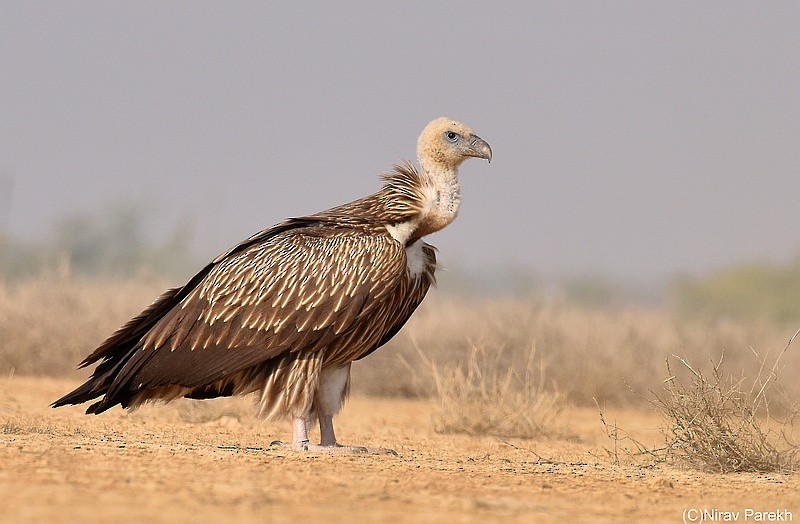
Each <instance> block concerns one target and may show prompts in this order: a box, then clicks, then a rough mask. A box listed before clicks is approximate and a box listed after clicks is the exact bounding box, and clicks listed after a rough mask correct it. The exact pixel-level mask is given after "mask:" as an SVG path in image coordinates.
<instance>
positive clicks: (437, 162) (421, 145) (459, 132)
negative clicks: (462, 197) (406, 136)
mask: <svg viewBox="0 0 800 524" xmlns="http://www.w3.org/2000/svg"><path fill="white" fill-rule="evenodd" d="M417 156H418V158H419V163H420V166H421V167H422V169H424V170H427V171H429V170H432V169H444V170H448V171H450V170H454V169H455V168H457V167H458V166H459V165H461V162H463V161H464V160H466V159H467V158H470V157H476V158H485V159H486V160H488V161H489V162H491V161H492V148H491V147H489V144H487V143H486V141H485V140H483V139H482V138H481V137H479V136H478V135H476V134H475V133H473V132H472V129H470V128H469V126H467V125H466V124H462V123H461V122H457V121H455V120H453V119H452V118H447V117H444V116H443V117H440V118H437V119H436V120H433V121H432V122H431V123H429V124H428V125H427V126H425V129H423V130H422V134H421V135H419V140H418V141H417Z"/></svg>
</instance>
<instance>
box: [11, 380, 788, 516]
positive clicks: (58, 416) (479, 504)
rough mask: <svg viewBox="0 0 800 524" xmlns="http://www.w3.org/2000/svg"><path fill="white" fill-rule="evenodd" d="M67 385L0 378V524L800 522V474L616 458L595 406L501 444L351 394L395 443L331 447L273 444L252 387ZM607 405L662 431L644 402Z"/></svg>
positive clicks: (370, 435) (278, 434)
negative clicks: (360, 449)
mask: <svg viewBox="0 0 800 524" xmlns="http://www.w3.org/2000/svg"><path fill="white" fill-rule="evenodd" d="M75 385H76V384H75V383H72V382H68V381H58V380H52V379H31V378H23V377H13V378H2V379H0V521H3V522H77V521H91V522H111V521H113V522H146V521H151V522H152V521H164V522H192V523H198V522H229V521H231V522H232V521H236V522H290V521H292V522H297V521H298V519H302V520H308V521H310V522H316V521H320V520H322V519H325V520H326V521H348V522H364V521H391V522H395V521H400V522H429V521H448V522H450V521H452V522H467V521H489V522H498V521H503V522H506V521H522V522H541V521H555V520H558V521H561V520H566V521H579V522H584V521H593V522H619V521H643V520H647V521H663V522H681V521H683V517H684V516H686V517H689V519H690V520H691V518H692V517H693V516H696V515H697V513H694V512H693V511H694V510H697V509H700V510H702V509H709V510H714V509H715V510H719V511H738V512H741V513H740V517H739V521H745V520H744V519H745V515H744V511H745V510H747V509H752V510H756V511H767V510H771V511H774V510H778V509H780V510H789V511H790V512H791V513H792V519H793V520H794V521H797V522H800V477H799V476H798V475H791V476H785V475H752V474H734V475H717V474H708V473H701V472H697V471H693V470H690V469H684V468H679V467H673V466H659V467H657V468H647V467H639V466H634V465H613V464H611V463H609V462H608V461H607V460H606V459H605V458H603V457H605V455H606V453H605V451H604V450H603V447H604V446H609V445H610V443H609V441H608V439H607V438H606V437H605V435H604V433H603V428H602V426H601V425H600V423H599V419H598V414H597V412H596V410H589V409H586V410H574V411H571V412H570V413H568V414H567V415H566V416H567V417H568V420H570V421H571V424H570V425H569V427H568V428H567V429H565V433H566V435H565V436H564V437H549V438H543V439H536V440H520V439H511V440H510V441H508V442H503V441H501V440H499V439H497V438H492V437H470V436H463V435H439V434H436V433H435V432H434V431H433V430H432V429H431V424H430V417H431V406H430V404H429V403H427V402H421V401H408V400H385V399H372V398H354V399H351V401H350V402H349V403H348V405H347V406H346V408H345V410H344V411H343V413H341V414H340V416H339V417H338V418H337V432H338V436H339V439H340V441H342V442H345V443H353V444H356V443H357V444H363V445H369V446H374V447H379V446H383V447H391V448H394V449H396V450H397V452H398V453H399V456H396V457H394V456H372V455H326V454H319V453H296V452H287V451H285V450H282V449H278V450H271V449H269V443H270V442H271V441H272V440H275V439H287V438H289V436H290V435H289V425H288V423H262V422H260V421H258V420H255V419H254V418H253V417H252V416H251V415H250V414H249V413H250V411H251V408H250V405H249V402H247V401H246V400H242V401H230V400H217V401H211V402H203V403H190V402H179V403H174V404H170V405H157V406H147V407H145V408H142V409H141V410H139V411H137V412H133V413H126V412H123V411H122V410H120V409H115V410H113V411H111V412H108V413H106V414H103V415H101V416H86V415H83V410H82V409H81V408H79V407H76V408H61V409H58V410H53V409H50V408H48V407H47V404H48V403H49V402H51V401H52V400H54V399H55V398H57V397H58V396H60V395H61V394H63V393H65V392H67V391H68V390H70V389H71V388H72V387H74V386H75ZM606 415H607V418H614V419H616V420H617V422H618V423H619V424H620V425H621V426H623V427H624V428H626V429H628V430H629V431H631V432H632V433H633V434H634V435H636V436H637V437H638V438H640V439H644V440H645V441H647V440H648V439H650V441H652V442H655V439H656V438H657V436H658V433H657V431H655V429H654V428H657V427H658V424H659V421H658V419H657V418H655V416H654V415H652V414H647V413H638V412H626V411H619V410H609V412H607V413H606ZM531 450H533V451H535V453H533V452H532V451H531ZM536 454H538V455H539V456H540V457H545V458H547V459H550V460H541V459H540V458H539V457H537V455H536ZM687 509H688V510H692V511H689V513H687V514H685V515H684V512H685V510H687ZM754 518H755V516H750V518H749V520H748V521H755V520H754Z"/></svg>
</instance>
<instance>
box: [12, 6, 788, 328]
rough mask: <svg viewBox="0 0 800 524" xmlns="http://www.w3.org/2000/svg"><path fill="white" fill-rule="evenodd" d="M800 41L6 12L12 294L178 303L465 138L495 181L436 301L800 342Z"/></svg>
mask: <svg viewBox="0 0 800 524" xmlns="http://www.w3.org/2000/svg"><path fill="white" fill-rule="evenodd" d="M798 27H800V6H798V4H797V3H796V2H767V3H746V2H741V3H736V2H734V3H731V2H693V1H692V2H669V3H668V4H666V3H664V4H660V3H655V2H621V3H613V4H608V3H601V2H516V3H514V2H509V3H504V4H503V5H498V6H494V7H490V6H487V5H486V4H480V3H477V2H463V1H462V2H433V3H431V2H402V3H392V4H390V3H383V2H381V3H374V2H349V3H346V4H339V5H333V4H327V3H323V2H310V3H309V2H269V3H265V2H236V3H229V4H225V5H220V4H218V3H216V2H196V1H192V2H169V3H134V4H131V3H110V2H80V1H77V2H69V3H59V2H38V3H32V2H3V3H2V4H0V70H1V71H3V74H2V75H0V278H2V280H3V281H4V282H5V283H6V285H14V283H15V282H19V281H20V280H24V279H28V278H30V277H37V276H40V275H50V274H53V273H58V274H69V275H79V276H82V277H90V278H91V277H99V278H103V279H137V278H150V279H155V280H156V281H158V282H159V284H165V285H177V284H180V283H182V282H184V281H185V279H187V278H188V277H189V276H191V274H193V272H194V271H196V270H197V269H198V268H199V267H201V266H202V265H203V264H204V263H205V262H206V261H208V260H209V259H210V258H211V257H213V256H215V255H216V254H217V253H219V252H221V251H223V250H224V249H226V248H227V247H228V246H230V245H232V244H235V243H236V242H238V241H239V240H241V239H243V238H245V237H247V236H249V235H250V234H252V233H254V232H256V231H258V230H260V229H262V228H265V227H268V226H270V225H272V224H274V223H276V222H278V221H280V220H282V219H284V218H285V217H288V216H297V215H303V214H308V213H314V212H317V211H320V210H323V209H326V208H329V207H332V206H335V205H338V204H340V203H343V202H346V201H349V200H352V199H354V198H358V197H360V196H363V195H366V194H368V193H370V192H373V191H375V190H376V189H377V188H378V187H379V180H378V175H380V174H381V173H384V172H386V171H387V170H388V169H389V168H390V166H391V164H392V163H396V162H400V161H401V160H402V159H405V158H411V159H413V158H414V155H415V143H416V138H417V135H418V133H419V132H420V130H421V129H422V127H423V126H424V125H425V124H426V123H427V122H428V121H429V120H430V119H432V118H434V117H436V116H439V115H449V116H452V117H454V118H457V119H459V120H462V121H464V122H467V123H468V124H470V125H471V126H472V127H473V128H474V130H475V131H476V132H477V133H478V134H480V135H481V136H482V137H484V138H485V139H486V140H487V141H489V143H490V144H491V145H492V147H493V149H494V159H493V162H492V163H491V164H490V165H488V164H486V163H485V162H477V161H472V162H467V163H465V164H464V166H463V169H462V176H461V179H462V185H463V196H464V203H463V207H462V210H461V214H460V216H459V218H458V220H457V221H456V222H455V223H453V224H452V225H451V226H450V227H448V228H447V229H446V230H444V231H442V232H440V233H437V234H436V235H434V236H433V237H432V238H431V239H430V242H432V243H433V244H435V245H437V246H438V247H439V249H440V255H439V258H440V261H441V263H442V265H443V266H444V268H445V270H444V271H442V272H440V282H441V284H440V290H439V293H442V294H443V295H447V296H457V297H458V296H461V297H464V296H468V297H474V296H479V297H489V298H492V297H505V296H509V295H510V296H513V297H516V298H526V297H545V298H546V299H552V298H553V297H555V298H556V299H563V300H566V301H568V302H570V303H574V304H578V305H582V306H588V307H601V308H605V307H611V308H622V307H629V306H631V305H633V306H641V307H648V308H653V307H655V308H665V309H667V310H668V311H670V312H671V313H672V314H675V315H677V316H682V317H684V318H692V319H698V318H699V319H711V320H718V319H733V320H753V319H756V320H758V321H763V320H766V321H768V322H772V323H777V324H778V325H789V324H792V325H793V324H796V323H797V322H798V319H800V249H798V246H800V240H798V235H797V217H798V214H797V202H799V201H800V177H798V174H799V173H800V147H798V145H800V32H798V31H797V28H798ZM142 300H145V299H144V298H143V299H142ZM145 301H146V300H145ZM131 307H132V308H134V306H131ZM135 307H139V305H137V306H135Z"/></svg>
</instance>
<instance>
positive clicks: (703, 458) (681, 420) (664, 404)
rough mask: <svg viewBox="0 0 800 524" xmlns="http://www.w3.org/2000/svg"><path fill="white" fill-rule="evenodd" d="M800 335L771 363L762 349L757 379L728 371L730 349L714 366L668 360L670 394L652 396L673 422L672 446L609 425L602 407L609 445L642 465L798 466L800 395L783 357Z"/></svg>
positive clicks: (778, 469) (667, 435)
mask: <svg viewBox="0 0 800 524" xmlns="http://www.w3.org/2000/svg"><path fill="white" fill-rule="evenodd" d="M798 333H800V331H798V332H797V333H795V335H794V336H793V337H792V338H791V339H790V340H789V344H787V345H786V347H785V348H784V349H783V351H781V352H780V353H779V354H778V355H777V357H776V358H775V359H774V360H773V361H772V365H771V366H770V365H769V358H770V355H769V353H767V354H765V355H764V356H763V357H760V356H759V355H758V354H757V353H756V357H758V358H757V361H758V363H759V365H758V368H757V372H756V375H755V378H753V379H750V380H748V379H747V378H746V377H745V376H743V375H739V376H738V377H737V376H734V375H733V374H730V373H728V372H727V371H726V370H724V368H723V362H724V360H725V359H724V355H725V354H724V353H722V356H721V357H720V358H719V360H718V361H716V362H712V363H711V369H710V370H709V371H707V372H704V371H702V370H700V369H698V368H697V367H695V366H693V365H691V364H690V363H689V362H687V361H686V360H685V359H683V358H680V357H674V358H675V359H676V360H678V362H680V364H681V368H680V370H677V371H679V372H677V373H673V369H672V366H671V364H670V359H669V358H667V359H666V367H667V378H666V379H665V380H664V388H663V392H662V393H660V394H658V393H654V392H651V393H652V397H651V398H650V399H649V402H650V403H651V405H652V406H654V407H655V408H657V409H658V411H660V412H661V414H662V415H663V417H664V420H665V425H664V426H663V427H662V435H663V437H664V445H663V446H662V447H658V448H651V447H648V446H646V445H644V444H642V443H641V442H639V441H638V440H636V439H634V438H633V437H631V436H630V435H629V434H628V433H627V432H626V431H625V430H623V429H622V428H620V427H619V426H618V425H617V424H616V423H614V424H609V423H607V422H606V419H605V414H604V413H603V410H602V409H600V420H601V422H602V424H603V426H604V428H605V430H606V434H607V435H608V437H609V438H610V439H611V441H612V443H613V448H612V449H607V450H606V451H607V452H608V454H609V456H610V457H611V459H612V461H613V462H619V457H620V455H621V454H622V455H625V456H626V457H628V458H629V459H633V460H634V462H638V463H640V464H641V463H645V464H647V463H650V464H658V463H661V462H670V463H681V464H687V465H689V466H692V467H694V468H697V469H701V470H705V471H711V472H715V473H734V472H737V473H738V472H751V473H792V472H794V471H796V469H797V465H798V457H800V447H798V445H797V444H795V443H793V442H792V436H791V433H792V429H793V421H794V419H795V417H796V415H797V414H798V413H800V411H798V403H797V401H796V400H795V401H792V400H791V399H790V398H789V397H787V396H786V394H785V390H783V388H782V387H781V384H780V383H779V376H780V372H781V371H782V370H784V369H785V368H784V366H783V365H782V364H781V361H782V358H783V357H784V356H785V354H786V351H787V350H788V349H789V346H790V345H791V343H792V341H793V340H794V338H795V337H796V336H797V335H798ZM786 400H788V401H789V403H788V405H786V404H783V405H781V408H782V409H780V412H781V413H782V414H783V415H782V416H781V417H780V418H775V417H773V415H772V412H773V411H774V408H775V407H776V401H777V402H778V404H777V405H780V404H781V401H786Z"/></svg>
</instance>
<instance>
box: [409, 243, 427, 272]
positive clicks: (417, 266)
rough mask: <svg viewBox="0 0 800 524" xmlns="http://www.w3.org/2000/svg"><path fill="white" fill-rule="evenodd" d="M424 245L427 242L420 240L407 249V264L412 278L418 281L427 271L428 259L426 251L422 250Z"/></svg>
mask: <svg viewBox="0 0 800 524" xmlns="http://www.w3.org/2000/svg"><path fill="white" fill-rule="evenodd" d="M424 245H425V242H423V241H422V239H419V240H417V241H416V242H414V243H413V244H411V245H410V246H407V247H406V264H407V268H408V274H409V275H410V276H411V278H414V279H416V278H418V277H419V276H420V275H421V274H422V272H423V271H425V265H426V264H427V263H428V257H427V256H425V251H424V250H423V249H422V247H423V246H424Z"/></svg>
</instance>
